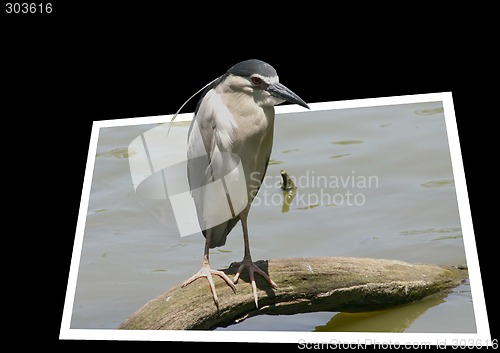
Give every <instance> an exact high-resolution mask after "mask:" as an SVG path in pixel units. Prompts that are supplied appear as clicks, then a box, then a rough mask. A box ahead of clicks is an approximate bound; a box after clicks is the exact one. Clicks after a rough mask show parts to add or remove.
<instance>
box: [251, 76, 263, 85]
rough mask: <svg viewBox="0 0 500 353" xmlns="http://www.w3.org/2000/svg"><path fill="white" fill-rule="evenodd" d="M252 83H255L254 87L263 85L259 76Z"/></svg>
mask: <svg viewBox="0 0 500 353" xmlns="http://www.w3.org/2000/svg"><path fill="white" fill-rule="evenodd" d="M252 82H253V83H254V85H260V84H261V83H262V79H261V78H260V77H258V76H253V77H252Z"/></svg>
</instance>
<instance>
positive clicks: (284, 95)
mask: <svg viewBox="0 0 500 353" xmlns="http://www.w3.org/2000/svg"><path fill="white" fill-rule="evenodd" d="M267 91H268V92H269V93H270V94H271V95H272V96H274V97H276V98H279V99H284V100H286V101H287V102H290V103H295V104H298V105H300V106H302V107H304V108H307V109H309V106H308V105H307V103H306V102H304V101H303V100H302V98H300V97H299V96H297V95H296V94H295V93H293V92H292V91H291V90H289V89H288V88H286V86H284V85H282V84H281V83H279V82H276V83H273V84H271V85H269V87H267Z"/></svg>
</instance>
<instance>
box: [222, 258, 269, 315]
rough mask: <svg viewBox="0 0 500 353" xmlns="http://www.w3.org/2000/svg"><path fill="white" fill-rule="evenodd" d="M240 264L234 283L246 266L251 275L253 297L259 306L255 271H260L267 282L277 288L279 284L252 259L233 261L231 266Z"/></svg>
mask: <svg viewBox="0 0 500 353" xmlns="http://www.w3.org/2000/svg"><path fill="white" fill-rule="evenodd" d="M236 266H238V271H237V272H236V275H235V276H234V279H233V283H237V282H238V279H239V278H240V275H241V272H243V270H244V269H245V268H246V269H247V270H248V274H249V277H250V283H251V284H252V293H253V298H254V301H255V306H256V307H257V308H259V300H258V296H257V285H256V284H255V276H254V273H258V274H259V275H261V276H262V277H264V278H265V279H266V281H267V282H269V284H270V285H271V287H273V288H277V287H278V286H277V285H276V283H274V281H273V280H272V279H271V278H270V277H269V275H268V274H267V273H265V272H264V271H262V270H261V269H260V267H259V266H257V265H256V264H255V263H254V262H253V261H252V260H243V261H241V262H233V263H232V264H231V267H236Z"/></svg>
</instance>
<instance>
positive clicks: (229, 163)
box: [181, 59, 309, 311]
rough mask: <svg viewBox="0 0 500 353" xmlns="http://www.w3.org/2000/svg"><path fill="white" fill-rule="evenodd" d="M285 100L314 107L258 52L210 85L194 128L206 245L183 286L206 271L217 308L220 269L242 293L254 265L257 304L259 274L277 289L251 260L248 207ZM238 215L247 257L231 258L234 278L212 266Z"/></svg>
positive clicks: (195, 189) (192, 177) (194, 186)
mask: <svg viewBox="0 0 500 353" xmlns="http://www.w3.org/2000/svg"><path fill="white" fill-rule="evenodd" d="M200 91H201V90H200ZM285 101H287V102H290V103H293V104H298V105H300V106H302V107H304V108H307V109H309V106H308V105H307V104H306V102H304V100H302V98H300V97H299V96H298V95H297V94H295V93H294V92H292V91H291V90H290V89H288V88H287V87H286V86H284V85H283V84H281V83H280V82H279V78H278V74H277V72H276V70H275V69H274V68H273V67H272V66H271V65H270V64H268V63H266V62H264V61H262V60H258V59H249V60H244V61H241V62H238V63H237V64H235V65H233V66H232V67H230V68H229V70H227V72H226V73H225V74H223V75H221V76H220V77H218V78H217V79H215V80H214V81H212V82H211V83H210V84H209V85H207V86H206V88H205V90H204V91H203V93H202V95H201V97H200V99H199V101H198V103H197V106H196V109H195V112H194V117H193V120H192V123H191V125H190V127H189V131H188V144H187V145H188V147H187V159H188V161H187V176H188V182H189V187H190V190H191V194H192V196H193V199H194V204H195V206H196V212H197V217H198V221H199V224H200V228H201V230H202V233H203V236H204V237H205V248H204V253H203V261H202V266H201V269H200V270H199V271H198V272H197V273H196V274H194V275H193V276H192V277H190V278H189V279H187V280H186V281H184V282H183V283H182V284H181V287H185V286H187V285H189V284H190V283H192V282H194V281H196V280H197V279H199V278H206V279H207V280H208V282H209V285H210V290H211V292H212V296H213V301H214V303H215V306H216V307H217V310H218V311H219V299H218V296H217V293H216V290H215V285H214V281H213V276H219V277H220V278H222V279H223V280H224V281H225V282H226V283H227V285H228V286H229V287H231V289H232V290H233V291H234V293H236V287H235V284H236V283H237V282H238V279H239V278H240V275H241V273H242V272H243V271H244V270H247V271H248V274H249V278H250V282H251V286H252V293H253V297H254V302H255V306H256V307H257V308H258V307H259V305H258V295H257V287H256V284H255V275H254V274H255V273H257V274H259V275H260V276H262V277H264V279H265V280H266V281H267V282H268V283H269V284H270V285H271V287H273V288H277V285H276V283H274V281H273V280H272V279H271V278H270V277H269V275H268V274H266V273H265V272H264V271H263V270H261V269H260V268H259V267H258V266H257V265H256V264H255V263H254V262H253V260H252V257H251V254H250V243H249V235H248V233H249V231H248V214H249V211H250V207H251V204H252V201H253V199H254V198H255V196H256V195H257V193H258V191H259V188H260V186H261V184H262V181H263V179H264V176H265V174H266V171H267V167H268V165H269V160H270V156H271V150H272V145H273V133H274V119H275V110H274V106H275V105H278V104H281V103H283V102H285ZM214 190H217V191H218V193H217V192H215V191H214ZM221 190H222V191H221ZM221 194H222V196H221ZM238 222H241V227H242V230H243V240H244V256H243V259H242V261H240V262H233V263H232V264H231V267H233V266H234V267H235V266H237V267H238V269H237V272H236V274H235V276H234V278H233V280H231V279H230V278H229V277H228V276H227V275H226V273H224V272H223V271H219V270H214V269H212V268H211V266H210V261H209V250H210V249H211V248H215V247H220V246H223V245H225V243H226V238H227V236H228V234H229V233H230V232H231V230H232V229H233V228H234V227H235V226H236V224H237V223H238Z"/></svg>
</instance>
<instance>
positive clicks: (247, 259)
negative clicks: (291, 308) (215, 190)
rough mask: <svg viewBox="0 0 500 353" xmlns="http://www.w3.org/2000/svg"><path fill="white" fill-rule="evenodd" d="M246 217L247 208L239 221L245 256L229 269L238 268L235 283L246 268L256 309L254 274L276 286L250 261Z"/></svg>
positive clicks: (257, 303) (257, 301) (257, 302)
mask: <svg viewBox="0 0 500 353" xmlns="http://www.w3.org/2000/svg"><path fill="white" fill-rule="evenodd" d="M247 216H248V208H247V209H246V210H245V211H243V212H242V213H241V214H240V219H241V225H242V227H243V241H244V243H245V255H244V256H243V260H242V261H241V262H233V263H232V264H231V267H233V266H238V271H237V272H236V275H235V276H234V279H233V283H237V282H238V279H239V278H240V275H241V272H243V270H244V269H245V268H246V269H247V271H248V275H249V277H250V283H251V285H252V293H253V298H254V301H255V306H256V307H257V308H258V307H259V299H258V296H257V285H256V284H255V276H254V273H258V274H259V275H261V276H262V277H264V278H265V279H266V281H267V282H269V284H270V285H271V287H273V288H277V287H278V286H277V285H276V283H274V281H273V280H272V279H271V277H269V275H268V274H267V273H265V272H264V271H262V270H261V269H260V267H259V266H257V265H256V264H255V263H254V262H253V261H252V256H251V255H250V244H249V241H248V227H247Z"/></svg>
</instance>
